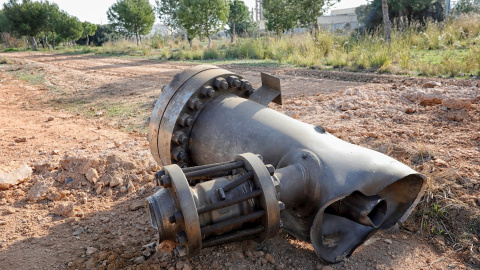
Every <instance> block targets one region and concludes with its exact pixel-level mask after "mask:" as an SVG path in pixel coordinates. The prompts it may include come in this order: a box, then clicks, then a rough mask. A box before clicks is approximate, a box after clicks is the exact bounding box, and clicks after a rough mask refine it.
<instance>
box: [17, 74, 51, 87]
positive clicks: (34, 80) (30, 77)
mask: <svg viewBox="0 0 480 270" xmlns="http://www.w3.org/2000/svg"><path fill="white" fill-rule="evenodd" d="M14 75H15V77H17V78H18V79H20V80H22V81H24V82H27V83H29V84H33V85H37V84H42V83H44V82H45V76H44V75H43V74H40V73H36V72H29V71H25V70H21V71H18V72H15V73H14Z"/></svg>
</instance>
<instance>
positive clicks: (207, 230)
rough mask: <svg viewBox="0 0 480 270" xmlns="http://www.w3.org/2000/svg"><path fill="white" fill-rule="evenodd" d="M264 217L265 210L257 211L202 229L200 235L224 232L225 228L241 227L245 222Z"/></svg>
mask: <svg viewBox="0 0 480 270" xmlns="http://www.w3.org/2000/svg"><path fill="white" fill-rule="evenodd" d="M264 215H265V210H263V209H262V210H258V211H257V212H253V213H251V214H248V215H245V216H239V217H236V218H232V219H229V220H225V221H222V222H219V223H215V224H212V225H209V226H205V227H203V228H202V235H209V234H212V233H214V232H218V231H221V230H225V228H226V227H230V226H235V225H241V224H243V223H245V222H247V221H252V220H255V219H257V218H260V217H262V216H264Z"/></svg>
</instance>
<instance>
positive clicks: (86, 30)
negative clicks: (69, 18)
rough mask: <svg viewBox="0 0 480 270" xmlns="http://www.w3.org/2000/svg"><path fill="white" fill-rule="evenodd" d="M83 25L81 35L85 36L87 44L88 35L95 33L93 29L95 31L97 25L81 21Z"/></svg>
mask: <svg viewBox="0 0 480 270" xmlns="http://www.w3.org/2000/svg"><path fill="white" fill-rule="evenodd" d="M82 27H83V36H84V37H86V39H87V43H86V45H89V44H90V42H89V36H93V35H95V31H97V25H96V24H93V23H89V22H83V23H82Z"/></svg>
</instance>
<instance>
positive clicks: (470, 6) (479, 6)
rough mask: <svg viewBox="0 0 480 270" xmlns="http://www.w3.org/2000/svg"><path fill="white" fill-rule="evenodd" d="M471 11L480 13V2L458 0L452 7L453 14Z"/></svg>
mask: <svg viewBox="0 0 480 270" xmlns="http://www.w3.org/2000/svg"><path fill="white" fill-rule="evenodd" d="M471 12H475V13H480V2H479V1H478V0H460V1H458V2H457V4H456V5H455V8H454V9H453V13H454V14H455V15H459V14H462V13H471Z"/></svg>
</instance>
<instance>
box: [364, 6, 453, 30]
mask: <svg viewBox="0 0 480 270" xmlns="http://www.w3.org/2000/svg"><path fill="white" fill-rule="evenodd" d="M444 2H445V1H444V0H400V1H392V0H391V1H388V6H389V7H390V9H389V12H388V15H389V18H390V20H392V21H400V22H401V23H403V22H404V20H409V21H410V22H420V23H421V24H425V23H426V22H427V21H428V20H433V21H443V20H444V19H445V8H444ZM355 13H356V14H357V16H358V21H359V22H360V23H361V24H363V26H364V27H365V28H366V29H368V30H373V29H375V28H376V27H378V26H380V25H382V23H383V15H382V0H373V1H371V2H370V3H369V4H367V5H362V6H359V7H357V8H356V9H355ZM407 23H408V22H407Z"/></svg>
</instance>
